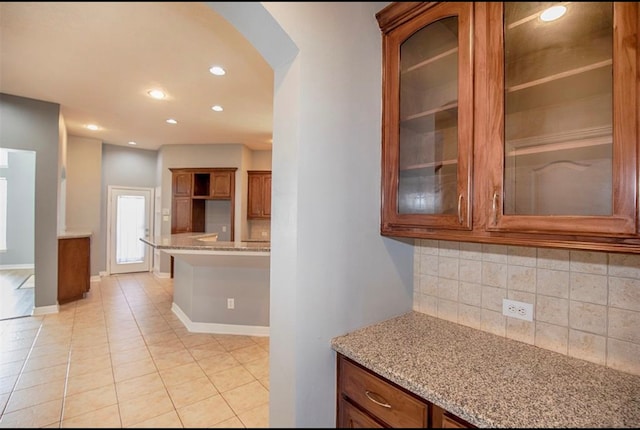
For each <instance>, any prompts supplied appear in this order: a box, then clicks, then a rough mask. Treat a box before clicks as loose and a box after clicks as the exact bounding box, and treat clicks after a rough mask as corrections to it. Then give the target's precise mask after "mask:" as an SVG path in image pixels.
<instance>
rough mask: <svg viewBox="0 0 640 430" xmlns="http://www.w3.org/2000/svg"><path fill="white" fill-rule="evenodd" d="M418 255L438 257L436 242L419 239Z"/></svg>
mask: <svg viewBox="0 0 640 430" xmlns="http://www.w3.org/2000/svg"><path fill="white" fill-rule="evenodd" d="M420 253H421V254H431V255H438V241H437V240H432V239H421V240H420Z"/></svg>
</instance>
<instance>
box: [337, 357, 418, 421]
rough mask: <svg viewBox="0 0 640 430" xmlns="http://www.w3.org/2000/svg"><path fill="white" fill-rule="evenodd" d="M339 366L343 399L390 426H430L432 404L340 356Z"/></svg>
mask: <svg viewBox="0 0 640 430" xmlns="http://www.w3.org/2000/svg"><path fill="white" fill-rule="evenodd" d="M338 363H339V367H338V372H339V375H340V377H339V381H340V382H339V386H338V390H339V393H340V395H341V396H345V397H347V398H349V399H350V400H351V401H352V402H353V403H356V404H358V405H359V406H360V407H361V408H362V409H364V410H366V411H367V412H369V413H370V414H371V415H372V416H375V417H377V418H379V419H380V420H382V421H383V422H385V423H386V424H387V425H389V426H390V427H405V428H407V427H409V428H411V427H413V428H417V427H422V428H424V427H426V426H427V416H428V415H427V414H428V405H427V404H426V403H425V402H422V401H420V400H418V399H417V398H416V397H414V396H413V395H411V394H409V393H407V392H405V391H403V390H402V388H400V387H398V386H396V385H394V384H393V383H391V382H389V381H387V380H385V379H382V378H381V377H379V376H377V375H375V374H373V373H371V372H369V371H368V370H366V369H364V368H362V367H360V366H359V365H357V364H355V363H353V362H351V361H350V360H349V359H347V358H345V357H343V356H340V355H339V361H338Z"/></svg>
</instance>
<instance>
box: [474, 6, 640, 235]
mask: <svg viewBox="0 0 640 430" xmlns="http://www.w3.org/2000/svg"><path fill="white" fill-rule="evenodd" d="M559 7H560V8H559ZM550 9H556V10H558V9H560V10H561V11H562V13H561V14H558V15H557V16H555V17H554V19H547V18H546V15H547V12H548V11H549V10H550ZM487 11H488V21H489V22H495V23H498V25H496V26H489V27H488V28H489V29H488V31H487V40H488V48H487V52H489V53H491V54H488V56H487V63H486V64H487V89H488V92H487V93H486V94H487V104H488V105H489V106H492V109H488V110H487V114H486V123H487V124H489V128H488V129H487V130H488V134H487V139H486V141H487V143H486V145H487V148H488V150H490V151H491V157H489V158H488V165H487V170H486V173H485V175H486V176H485V177H486V178H488V179H489V182H488V187H490V188H489V193H487V194H488V195H486V196H485V198H486V199H487V200H486V203H484V205H485V206H484V207H485V208H486V213H487V215H488V216H487V218H486V219H487V224H486V228H487V229H488V230H496V231H505V232H509V231H513V232H535V233H550V234H564V235H567V234H571V235H582V234H585V235H589V236H604V237H612V236H621V237H627V236H633V235H635V234H636V230H637V226H636V214H637V191H638V184H637V171H638V170H637V142H638V139H637V136H638V130H637V127H636V124H637V118H638V102H637V100H638V98H637V94H638V89H637V75H638V72H637V71H638V61H637V40H638V39H637V38H638V28H637V25H638V4H637V3H636V2H562V3H561V2H504V3H495V2H489V3H488V6H487Z"/></svg>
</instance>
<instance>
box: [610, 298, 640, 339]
mask: <svg viewBox="0 0 640 430" xmlns="http://www.w3.org/2000/svg"><path fill="white" fill-rule="evenodd" d="M608 335H609V337H610V338H614V339H618V340H624V341H627V342H633V343H640V312H635V311H627V310H624V309H618V308H614V307H609V331H608Z"/></svg>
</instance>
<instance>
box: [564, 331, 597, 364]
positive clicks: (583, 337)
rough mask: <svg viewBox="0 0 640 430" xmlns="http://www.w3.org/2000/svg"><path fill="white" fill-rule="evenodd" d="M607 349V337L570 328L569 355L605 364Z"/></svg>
mask: <svg viewBox="0 0 640 430" xmlns="http://www.w3.org/2000/svg"><path fill="white" fill-rule="evenodd" d="M606 351H607V338H606V337H604V336H598V335H596V334H593V333H586V332H583V331H579V330H572V329H569V349H568V355H569V356H571V357H575V358H579V359H581V360H586V361H590V362H591V363H596V364H600V365H602V366H604V365H605V363H606Z"/></svg>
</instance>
